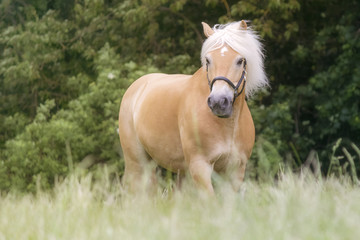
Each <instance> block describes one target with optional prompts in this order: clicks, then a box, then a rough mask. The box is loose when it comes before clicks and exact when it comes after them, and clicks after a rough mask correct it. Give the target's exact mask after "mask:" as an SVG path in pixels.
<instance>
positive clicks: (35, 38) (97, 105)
mask: <svg viewBox="0 0 360 240" xmlns="http://www.w3.org/2000/svg"><path fill="white" fill-rule="evenodd" d="M241 19H248V20H251V23H250V25H251V27H253V28H254V29H255V30H256V31H257V32H258V33H259V35H261V37H262V38H263V43H264V47H265V50H266V52H265V54H266V64H265V65H266V72H267V75H268V77H269V79H270V81H271V82H270V83H271V88H269V89H264V90H263V91H262V92H261V93H258V94H257V95H256V96H255V97H253V98H252V99H249V101H248V102H249V105H250V107H251V111H252V114H253V117H254V121H255V126H256V131H257V140H256V145H255V148H254V151H253V156H252V157H251V159H250V161H249V168H248V170H247V173H248V177H251V178H255V179H259V180H265V181H268V180H272V179H274V177H276V173H277V172H278V171H279V169H285V168H288V169H291V170H293V171H301V169H303V168H304V167H307V168H310V169H311V170H312V171H313V172H314V173H315V174H317V175H319V176H320V174H321V175H323V176H330V175H334V174H335V175H339V174H340V175H341V174H346V173H348V174H349V175H351V176H352V177H353V179H354V180H357V174H358V172H357V169H358V170H359V169H360V168H359V163H360V162H359V158H360V151H359V149H358V147H356V146H359V143H360V115H359V100H360V66H359V63H360V38H359V36H360V2H359V1H358V0H348V1H340V0H313V1H306V0H241V1H232V0H173V1H170V0H26V1H25V0H2V1H1V3H0V190H2V191H9V190H11V189H14V190H18V191H34V190H35V189H36V188H37V187H39V186H40V187H41V188H45V189H46V188H51V187H52V186H53V185H54V183H55V182H56V181H58V180H59V179H60V180H61V179H62V178H64V177H65V176H66V175H67V174H69V173H70V172H72V171H74V170H76V169H78V168H81V169H84V171H92V170H94V169H96V168H98V166H103V165H104V164H105V165H106V166H108V168H109V169H110V171H112V172H114V173H117V174H119V175H121V174H122V171H123V167H124V166H123V164H124V163H123V160H122V159H121V149H120V143H119V139H118V135H117V132H116V129H117V117H118V110H119V106H120V102H121V97H122V95H123V93H124V91H125V90H126V88H127V87H128V86H129V84H131V83H132V82H133V81H134V80H136V79H137V78H138V77H139V76H141V75H144V74H146V73H150V72H165V73H186V74H192V73H194V72H195V71H196V70H197V69H198V68H199V67H200V60H199V56H200V49H201V45H202V42H203V41H204V36H203V34H202V27H201V24H200V23H201V21H205V22H207V23H209V24H210V25H211V26H212V25H214V24H217V23H226V22H229V21H235V20H236V21H237V20H241Z"/></svg>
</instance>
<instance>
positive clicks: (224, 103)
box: [219, 97, 229, 108]
mask: <svg viewBox="0 0 360 240" xmlns="http://www.w3.org/2000/svg"><path fill="white" fill-rule="evenodd" d="M219 104H220V106H221V107H222V108H226V107H228V106H229V99H228V98H226V97H224V98H222V99H221V100H220V103H219Z"/></svg>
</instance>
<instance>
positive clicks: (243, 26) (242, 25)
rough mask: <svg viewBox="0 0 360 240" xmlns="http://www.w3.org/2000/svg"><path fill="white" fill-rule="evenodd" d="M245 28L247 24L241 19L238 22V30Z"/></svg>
mask: <svg viewBox="0 0 360 240" xmlns="http://www.w3.org/2000/svg"><path fill="white" fill-rule="evenodd" d="M246 29H247V24H246V22H245V21H244V20H241V22H240V30H246Z"/></svg>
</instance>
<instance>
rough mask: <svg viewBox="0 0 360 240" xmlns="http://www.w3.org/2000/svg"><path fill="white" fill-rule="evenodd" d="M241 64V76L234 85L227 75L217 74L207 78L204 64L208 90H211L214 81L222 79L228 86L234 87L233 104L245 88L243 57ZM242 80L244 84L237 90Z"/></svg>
mask: <svg viewBox="0 0 360 240" xmlns="http://www.w3.org/2000/svg"><path fill="white" fill-rule="evenodd" d="M243 64H244V67H243V72H242V74H241V77H240V80H239V81H238V83H237V84H236V86H235V85H234V84H233V82H232V81H230V80H229V79H228V78H227V77H223V76H218V77H215V78H214V79H213V80H212V81H210V79H209V73H208V65H206V72H207V79H208V84H209V87H210V91H212V88H213V85H214V83H215V82H216V81H218V80H222V81H225V82H226V83H227V84H229V85H230V87H232V88H233V89H234V101H233V104H234V102H235V99H236V98H237V97H238V96H240V94H241V93H242V92H243V91H244V88H245V84H246V59H245V58H244V61H243ZM243 81H244V84H243V86H242V88H241V90H240V92H238V90H239V87H240V85H241V83H242V82H243Z"/></svg>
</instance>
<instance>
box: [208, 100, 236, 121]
mask: <svg viewBox="0 0 360 240" xmlns="http://www.w3.org/2000/svg"><path fill="white" fill-rule="evenodd" d="M232 101H233V99H232V98H230V97H228V96H216V95H210V96H209V97H208V101H207V102H208V106H209V108H210V109H211V111H212V113H213V114H214V115H216V116H218V117H221V118H228V117H230V116H231V113H232Z"/></svg>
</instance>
